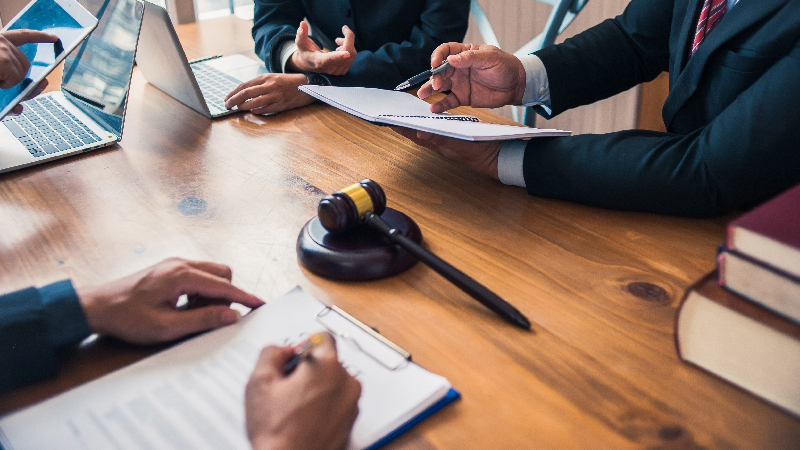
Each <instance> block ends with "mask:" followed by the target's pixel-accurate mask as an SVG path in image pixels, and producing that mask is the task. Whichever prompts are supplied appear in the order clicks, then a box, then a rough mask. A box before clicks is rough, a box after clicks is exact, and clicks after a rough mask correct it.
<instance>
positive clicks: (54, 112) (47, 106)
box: [3, 97, 100, 158]
mask: <svg viewBox="0 0 800 450" xmlns="http://www.w3.org/2000/svg"><path fill="white" fill-rule="evenodd" d="M23 106H24V110H23V112H22V114H20V115H18V116H8V117H6V118H5V119H3V125H5V126H6V128H8V129H9V131H11V133H13V134H14V136H15V137H16V138H17V140H19V141H20V142H21V143H22V144H23V145H24V146H25V148H27V149H28V151H29V152H30V153H31V155H33V156H35V157H37V158H38V157H41V156H45V155H48V154H51V153H57V152H63V151H65V150H70V149H73V148H78V147H83V146H85V145H87V144H92V143H95V142H99V141H100V138H99V137H98V136H97V135H96V134H94V133H93V132H92V131H91V130H90V129H89V127H87V126H86V125H84V124H83V123H81V122H80V121H78V119H77V118H76V117H75V116H74V115H72V114H71V113H70V112H69V111H67V110H66V108H64V107H63V106H61V105H60V104H59V103H58V102H55V101H53V100H52V99H50V98H48V97H39V98H34V99H32V100H28V101H26V102H25V103H23Z"/></svg>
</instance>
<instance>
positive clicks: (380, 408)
mask: <svg viewBox="0 0 800 450" xmlns="http://www.w3.org/2000/svg"><path fill="white" fill-rule="evenodd" d="M320 331H329V332H331V333H332V334H334V336H335V337H336V341H337V342H336V344H337V349H338V352H339V359H340V361H341V362H342V364H343V365H344V367H345V368H346V369H347V370H348V372H350V374H351V375H353V376H355V377H356V378H357V379H358V380H359V381H360V382H361V385H362V394H361V398H360V399H359V410H360V412H359V415H358V418H357V419H356V422H355V425H354V427H353V432H352V434H351V437H350V444H349V448H351V449H360V448H374V446H376V445H381V444H383V443H385V442H386V441H387V440H388V439H390V438H391V437H394V436H395V435H396V434H399V432H402V431H403V430H405V429H406V428H407V427H408V426H410V425H413V424H414V423H416V421H419V420H421V419H422V418H424V417H426V416H427V415H428V414H430V413H432V412H434V411H435V410H437V409H439V408H441V407H442V406H444V405H445V404H446V403H448V402H450V401H452V400H453V399H455V398H457V397H458V394H457V393H456V392H455V391H453V390H452V388H451V386H450V383H449V382H448V381H447V380H446V379H445V378H443V377H441V376H439V375H435V374H433V373H430V372H428V371H427V370H425V369H423V368H422V367H420V366H418V365H416V364H414V363H412V362H410V361H409V357H410V355H408V354H406V353H405V352H404V351H403V350H402V349H399V348H397V347H396V346H394V345H393V344H392V343H391V342H389V341H387V340H386V339H385V338H383V337H381V336H379V335H376V334H375V333H374V332H372V331H371V330H370V329H369V328H367V327H365V326H363V324H360V322H357V321H355V320H354V319H353V318H352V317H350V316H348V315H347V314H346V313H344V312H342V311H341V310H338V309H336V308H335V307H332V308H331V307H327V306H326V305H324V304H323V303H322V302H320V301H318V300H316V299H314V298H313V297H311V296H310V295H308V294H307V293H305V292H303V291H302V290H300V289H299V288H296V289H295V290H293V291H291V292H290V293H288V294H286V295H284V296H283V297H281V298H279V299H276V300H273V301H272V302H270V303H268V304H266V305H264V306H262V307H261V308H259V309H256V310H254V311H252V312H251V313H250V314H248V315H247V316H246V317H244V318H243V319H242V320H241V321H240V322H239V323H237V324H235V325H232V326H228V327H225V328H221V329H218V330H215V331H212V332H209V333H206V334H204V335H201V336H198V337H196V338H193V339H191V340H188V341H185V342H183V343H181V344H178V345H176V346H174V347H172V348H170V349H167V350H165V351H163V352H160V353H158V354H156V355H153V356H151V357H149V358H146V359H144V360H142V361H139V362H138V363H135V364H132V365H130V366H128V367H125V368H123V369H121V370H118V371H116V372H113V373H111V374H109V375H106V376H104V377H102V378H99V379H97V380H94V381H92V382H89V383H87V384H85V385H83V386H79V387H77V388H75V389H72V390H70V391H67V392H65V393H63V394H61V395H58V396H56V397H53V398H51V399H49V400H46V401H44V402H42V403H39V404H36V405H33V406H31V407H28V408H26V409H23V410H20V411H17V412H13V413H11V414H9V415H6V416H4V417H2V418H0V445H2V447H3V448H4V449H5V450H21V449H25V450H35V449H42V450H44V449H56V448H58V449H98V450H99V449H104V450H105V449H137V450H146V449H192V450H201V449H209V450H211V449H214V450H220V449H226V450H228V449H242V450H246V449H250V443H249V442H248V440H247V435H246V431H245V418H244V390H245V385H246V383H247V380H248V379H249V377H250V373H251V372H252V370H253V368H254V367H255V363H256V361H257V359H258V356H259V353H260V351H261V349H262V348H263V347H264V346H265V345H269V344H275V345H288V344H292V343H299V342H301V341H302V340H303V339H305V338H307V337H308V336H310V335H311V334H314V333H317V332H320Z"/></svg>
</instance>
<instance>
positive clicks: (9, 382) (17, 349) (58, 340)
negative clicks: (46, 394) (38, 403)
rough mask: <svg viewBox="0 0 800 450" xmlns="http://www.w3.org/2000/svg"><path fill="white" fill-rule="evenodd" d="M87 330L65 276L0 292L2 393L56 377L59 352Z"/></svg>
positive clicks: (70, 285)
mask: <svg viewBox="0 0 800 450" xmlns="http://www.w3.org/2000/svg"><path fill="white" fill-rule="evenodd" d="M90 333H91V331H90V330H89V326H88V324H87V323H86V318H85V316H84V314H83V309H82V308H81V306H80V303H79V301H78V296H77V294H76V293H75V290H74V289H73V288H72V283H70V282H69V281H59V282H57V283H53V284H50V285H48V286H45V287H42V288H40V289H36V288H27V289H23V290H20V291H16V292H12V293H10V294H5V295H2V296H0V392H6V391H8V390H11V389H15V388H17V387H21V386H24V385H27V384H30V383H34V382H37V381H41V380H44V379H47V378H50V377H53V376H55V374H56V370H57V354H58V351H59V350H61V349H63V348H65V347H67V346H70V345H74V344H76V343H78V342H80V341H81V340H83V339H84V338H86V337H87V336H88V335H89V334H90Z"/></svg>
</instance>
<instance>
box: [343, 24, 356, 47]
mask: <svg viewBox="0 0 800 450" xmlns="http://www.w3.org/2000/svg"><path fill="white" fill-rule="evenodd" d="M342 33H343V34H344V47H345V48H347V49H351V48H352V49H355V42H356V34H355V33H353V30H351V29H350V27H348V26H347V25H345V26H343V27H342Z"/></svg>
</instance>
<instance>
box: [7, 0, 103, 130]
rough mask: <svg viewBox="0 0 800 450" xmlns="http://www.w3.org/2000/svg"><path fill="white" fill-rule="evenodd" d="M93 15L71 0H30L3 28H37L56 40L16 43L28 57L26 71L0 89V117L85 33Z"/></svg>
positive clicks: (37, 82) (34, 86)
mask: <svg viewBox="0 0 800 450" xmlns="http://www.w3.org/2000/svg"><path fill="white" fill-rule="evenodd" d="M96 26H97V19H96V18H95V17H94V16H93V15H92V14H91V13H89V12H88V11H86V9H84V8H83V6H81V5H80V4H79V3H78V2H77V1H75V0H33V1H32V2H31V3H29V4H28V5H27V6H26V7H25V8H24V9H23V10H22V11H20V13H19V14H17V15H16V17H14V18H13V19H12V20H11V21H10V22H8V24H7V25H6V26H5V27H4V28H3V31H7V30H20V29H28V30H38V31H43V32H45V33H50V34H54V35H56V36H58V38H59V40H58V41H57V42H56V43H54V44H53V43H43V44H39V43H30V44H24V45H22V46H20V47H19V49H20V51H22V53H24V54H25V56H26V57H27V58H28V61H30V63H31V66H30V69H28V74H27V76H26V77H25V79H24V80H22V81H21V82H20V83H19V84H17V85H16V86H13V87H11V88H8V89H0V119H2V118H3V117H5V115H6V114H8V113H9V112H10V111H11V110H12V109H13V108H14V106H16V105H17V104H18V103H19V102H21V101H23V100H25V98H26V97H27V96H28V94H30V93H31V92H32V91H33V90H34V89H36V86H38V85H39V82H41V81H42V80H43V79H44V78H45V77H46V76H47V75H48V74H49V73H50V72H52V71H53V69H55V68H56V66H58V64H59V63H61V61H63V60H64V58H65V57H66V56H67V54H68V53H69V52H71V51H72V50H73V49H74V48H75V47H77V46H78V44H80V43H81V41H83V40H84V39H85V38H86V36H88V35H89V33H91V32H92V30H94V27H96Z"/></svg>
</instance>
